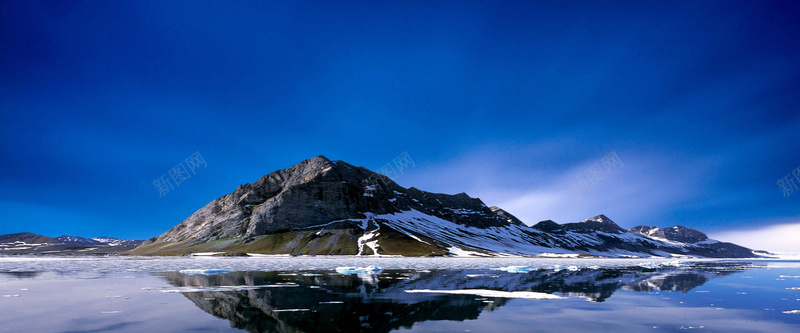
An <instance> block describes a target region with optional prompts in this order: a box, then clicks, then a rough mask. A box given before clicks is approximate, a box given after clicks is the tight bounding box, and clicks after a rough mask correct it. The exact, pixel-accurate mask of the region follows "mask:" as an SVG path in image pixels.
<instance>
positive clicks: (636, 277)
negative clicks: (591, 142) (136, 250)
mask: <svg viewBox="0 0 800 333" xmlns="http://www.w3.org/2000/svg"><path fill="white" fill-rule="evenodd" d="M384 259H385V260H384ZM439 259H441V260H438V261H437V260H435V259H433V260H431V259H397V258H381V259H364V258H342V260H335V259H331V258H316V259H315V258H284V259H272V260H266V259H264V260H247V259H241V258H239V259H235V260H229V259H227V258H219V259H214V258H206V259H201V260H197V259H187V258H171V259H152V258H151V259H147V260H130V259H128V260H109V259H100V260H83V259H82V260H39V261H36V260H34V261H26V260H19V259H16V258H15V259H14V260H11V259H7V258H0V310H2V311H0V322H2V323H4V326H3V329H4V330H9V331H48V332H76V331H93V330H94V331H109V330H113V331H118V332H141V331H154V332H156V331H170V332H181V331H186V332H190V331H191V332H197V331H201V332H202V331H207V332H226V331H242V330H240V329H238V328H232V327H231V326H234V327H240V328H244V329H248V330H249V331H259V330H266V331H287V332H288V331H295V330H304V331H337V329H341V330H343V331H359V330H361V331H384V332H386V331H390V330H399V331H437V330H441V331H465V330H471V331H472V332H484V331H494V332H497V331H500V332H503V331H505V332H517V331H524V332H527V331H559V332H570V331H575V332H585V331H617V332H623V331H624V332H636V331H654V330H655V331H678V330H681V329H692V328H695V329H700V328H702V329H704V330H705V331H725V332H730V331H759V332H760V331H769V332H785V331H798V330H800V314H786V313H784V312H785V311H792V310H800V289H792V288H798V287H800V263H785V262H769V263H764V262H761V263H758V262H757V263H755V264H750V263H747V262H736V263H728V264H724V265H723V264H715V263H709V262H704V263H690V264H689V265H687V266H683V267H672V266H658V268H657V269H652V268H642V267H639V265H638V264H640V263H642V260H638V261H630V260H595V261H592V260H563V259H561V260H557V261H553V260H539V259H524V258H517V259H497V258H494V259H475V260H452V261H451V260H447V259H442V258H439ZM376 260H377V261H378V262H376ZM372 264H378V265H380V266H383V267H386V268H387V269H386V270H385V271H384V272H383V273H381V274H380V275H369V274H366V275H365V274H352V275H348V274H337V273H336V272H335V271H334V270H333V268H335V267H337V266H366V265H372ZM555 264H560V265H563V266H570V265H575V266H578V267H582V268H583V269H580V270H572V271H571V270H560V271H555V270H553V266H554V265H555ZM597 264H600V266H601V267H600V268H599V269H590V268H585V267H589V266H591V265H597ZM509 265H528V266H531V267H533V268H534V270H532V271H531V272H529V273H509V272H504V271H500V270H497V269H492V268H498V267H505V266H509ZM257 266H262V267H264V268H265V269H261V270H258V269H254V267H257ZM645 266H649V265H645ZM81 267H84V269H83V270H81V269H80V268H81ZM276 267H285V268H284V269H276ZM408 267H412V268H411V269H404V268H408ZM198 268H219V269H227V270H230V271H231V273H227V274H219V275H209V276H206V275H189V274H181V273H178V272H177V271H179V270H182V269H198ZM237 268H239V269H237ZM464 289H480V290H482V291H480V292H476V295H464V294H444V293H429V292H424V293H408V292H407V291H409V290H427V291H435V290H464ZM492 290H496V291H503V292H504V293H503V294H501V295H506V296H513V295H515V294H514V292H520V291H521V292H525V293H518V294H516V295H523V294H524V295H531V294H536V293H547V294H555V295H559V296H565V297H566V298H563V299H552V300H549V299H545V300H539V299H536V300H534V299H511V298H505V297H493V296H492V294H491V293H488V294H487V291H492ZM526 293H527V294H526Z"/></svg>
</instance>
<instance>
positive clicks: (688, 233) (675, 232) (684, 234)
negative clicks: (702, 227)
mask: <svg viewBox="0 0 800 333" xmlns="http://www.w3.org/2000/svg"><path fill="white" fill-rule="evenodd" d="M628 231H630V232H633V233H638V234H642V235H645V236H649V237H656V238H663V239H666V240H669V241H673V242H681V243H697V242H702V241H704V240H706V239H708V236H707V235H706V234H704V233H702V232H700V231H697V230H695V229H692V228H689V227H684V226H680V225H676V226H674V227H671V228H664V229H662V228H656V227H653V226H643V225H640V226H635V227H633V228H630V229H628Z"/></svg>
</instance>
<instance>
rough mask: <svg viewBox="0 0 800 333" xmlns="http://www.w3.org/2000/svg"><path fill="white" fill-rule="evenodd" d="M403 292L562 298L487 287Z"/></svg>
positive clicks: (409, 291) (408, 291)
mask: <svg viewBox="0 0 800 333" xmlns="http://www.w3.org/2000/svg"><path fill="white" fill-rule="evenodd" d="M405 292H407V293H430V294H458V295H475V296H480V297H494V298H524V299H564V297H561V296H557V295H553V294H547V293H538V292H533V291H500V290H489V289H459V290H431V289H416V290H406V291H405Z"/></svg>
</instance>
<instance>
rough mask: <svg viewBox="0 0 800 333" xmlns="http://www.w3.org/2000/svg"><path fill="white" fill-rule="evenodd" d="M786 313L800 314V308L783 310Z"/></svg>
mask: <svg viewBox="0 0 800 333" xmlns="http://www.w3.org/2000/svg"><path fill="white" fill-rule="evenodd" d="M783 313H785V314H800V310H790V311H783Z"/></svg>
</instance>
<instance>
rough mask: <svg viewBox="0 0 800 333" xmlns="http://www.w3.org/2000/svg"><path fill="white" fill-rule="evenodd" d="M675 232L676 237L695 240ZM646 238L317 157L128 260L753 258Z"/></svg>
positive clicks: (596, 221) (733, 250) (218, 203)
mask: <svg viewBox="0 0 800 333" xmlns="http://www.w3.org/2000/svg"><path fill="white" fill-rule="evenodd" d="M683 228H685V227H680V229H681V232H677V231H676V232H677V233H676V234H675V235H678V234H680V235H696V233H699V232H697V231H695V232H696V233H694V232H691V231H688V230H685V229H688V228H685V229H683ZM649 230H650V229H642V228H640V229H635V230H625V229H623V228H621V227H619V226H618V225H617V224H616V223H614V221H612V220H611V219H610V218H608V217H607V216H605V215H598V216H595V217H593V218H590V219H586V220H584V221H582V222H577V223H566V224H557V223H555V222H553V221H549V220H548V221H542V222H539V223H538V224H536V225H534V226H533V227H529V226H527V225H526V224H524V223H523V222H522V221H520V220H519V219H518V218H516V217H514V216H513V215H511V214H510V213H508V212H506V211H505V210H503V209H501V208H499V207H494V206H493V207H488V206H487V205H486V204H484V203H483V201H481V200H480V199H478V198H472V197H470V196H469V195H467V194H466V193H459V194H455V195H448V194H439V193H431V192H425V191H422V190H419V189H416V188H414V187H411V188H404V187H402V186H399V185H397V184H396V183H395V182H393V181H392V180H391V179H390V178H389V177H386V176H384V175H381V174H377V173H374V172H372V171H369V170H367V169H366V168H363V167H355V166H352V165H350V164H347V163H345V162H342V161H331V160H329V159H327V158H325V157H324V156H317V157H314V158H311V159H308V160H305V161H303V162H301V163H299V164H297V165H295V166H293V167H291V168H288V169H283V170H278V171H275V172H273V173H270V174H268V175H266V176H264V177H261V178H260V179H258V180H257V181H256V182H254V183H251V184H244V185H240V186H239V187H238V188H237V189H236V190H235V191H234V192H233V193H230V194H227V195H225V196H222V197H220V198H218V199H216V200H213V201H211V202H210V203H208V204H206V205H205V206H204V207H202V208H200V209H199V210H198V211H197V212H195V213H194V214H192V215H191V216H189V217H188V218H187V219H186V220H184V221H183V222H181V223H180V224H178V225H177V226H175V227H173V228H172V229H170V230H168V231H167V232H165V233H164V234H162V235H160V236H158V237H156V238H152V239H150V240H147V241H145V242H143V243H142V244H141V245H140V246H139V247H137V248H136V249H135V250H134V251H131V253H133V254H166V255H169V254H172V255H175V254H190V253H196V252H221V253H227V254H236V253H265V254H293V255H301V254H302V255H323V254H325V255H327V254H360V255H369V254H399V255H411V256H424V255H434V256H435V255H475V256H493V255H502V254H513V255H542V254H547V253H555V254H562V255H567V254H579V255H585V256H612V257H623V256H673V255H687V256H703V257H753V256H755V255H754V254H753V252H752V251H751V250H749V249H746V248H744V247H740V246H737V245H734V244H730V243H721V242H718V241H714V240H710V239H707V238H705V239H703V240H701V241H693V242H680V241H676V240H671V239H670V238H669V237H673V236H672V235H673V233H669V235H667V234H666V233H665V234H664V235H665V237H660V236H658V235H661V234H653V235H650V234H647V232H649ZM670 230H671V229H670ZM640 231H641V232H640ZM687 237H689V236H687Z"/></svg>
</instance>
